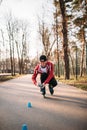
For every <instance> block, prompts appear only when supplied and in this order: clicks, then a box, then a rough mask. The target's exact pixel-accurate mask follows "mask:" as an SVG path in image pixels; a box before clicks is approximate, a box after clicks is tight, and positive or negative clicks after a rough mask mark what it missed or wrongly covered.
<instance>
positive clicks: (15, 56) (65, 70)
mask: <svg viewBox="0 0 87 130" xmlns="http://www.w3.org/2000/svg"><path fill="white" fill-rule="evenodd" d="M41 54H45V55H46V56H47V57H48V59H49V60H51V61H52V62H53V63H54V65H55V76H56V78H57V79H58V80H61V81H62V82H67V83H69V84H73V85H75V86H79V87H81V88H83V89H85V90H87V0H45V1H44V0H37V1H35V0H32V1H30V0H0V74H1V76H0V80H1V81H2V80H4V79H5V77H3V76H2V74H5V73H6V74H8V73H9V74H11V77H10V78H12V77H14V76H16V75H17V74H19V75H22V74H29V73H33V70H34V67H35V66H36V64H37V63H38V60H39V56H40V55H41ZM7 77H8V76H6V79H7Z"/></svg>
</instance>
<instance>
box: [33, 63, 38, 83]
mask: <svg viewBox="0 0 87 130" xmlns="http://www.w3.org/2000/svg"><path fill="white" fill-rule="evenodd" d="M37 75H38V65H37V66H36V67H35V69H34V73H33V75H32V81H33V83H34V84H35V85H37V81H36V77H37Z"/></svg>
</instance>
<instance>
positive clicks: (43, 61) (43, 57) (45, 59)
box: [40, 55, 47, 67]
mask: <svg viewBox="0 0 87 130" xmlns="http://www.w3.org/2000/svg"><path fill="white" fill-rule="evenodd" d="M40 63H41V66H42V67H45V66H46V63H47V57H46V56H45V55H41V56H40Z"/></svg>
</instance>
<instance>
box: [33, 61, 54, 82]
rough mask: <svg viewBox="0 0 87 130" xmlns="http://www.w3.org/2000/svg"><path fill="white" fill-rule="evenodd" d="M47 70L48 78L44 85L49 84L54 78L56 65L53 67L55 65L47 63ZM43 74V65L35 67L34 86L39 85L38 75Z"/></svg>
mask: <svg viewBox="0 0 87 130" xmlns="http://www.w3.org/2000/svg"><path fill="white" fill-rule="evenodd" d="M46 69H47V74H48V77H47V79H46V80H45V82H44V84H47V83H49V81H50V80H51V79H52V78H53V77H54V65H53V63H51V62H49V61H47V63H46ZM41 73H42V71H41V65H40V64H38V65H37V66H36V67H35V69H34V74H33V75H32V81H33V83H34V84H36V83H37V81H36V77H37V75H38V74H41Z"/></svg>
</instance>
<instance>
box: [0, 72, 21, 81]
mask: <svg viewBox="0 0 87 130" xmlns="http://www.w3.org/2000/svg"><path fill="white" fill-rule="evenodd" d="M19 76H20V75H19V74H16V75H15V76H11V75H0V82H4V81H7V80H10V79H14V78H17V77H19Z"/></svg>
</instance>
